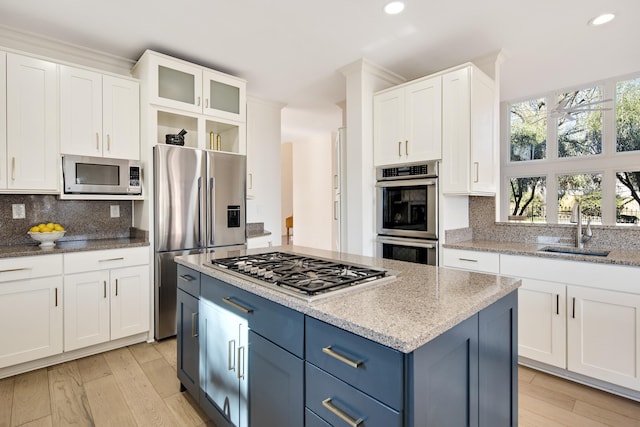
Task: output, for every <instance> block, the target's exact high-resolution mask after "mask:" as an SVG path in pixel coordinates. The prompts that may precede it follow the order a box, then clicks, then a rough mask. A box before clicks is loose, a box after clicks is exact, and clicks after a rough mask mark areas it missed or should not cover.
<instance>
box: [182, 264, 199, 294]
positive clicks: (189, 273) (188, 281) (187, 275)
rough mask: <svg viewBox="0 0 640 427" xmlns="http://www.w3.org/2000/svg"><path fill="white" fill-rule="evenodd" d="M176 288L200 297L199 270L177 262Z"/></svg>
mask: <svg viewBox="0 0 640 427" xmlns="http://www.w3.org/2000/svg"><path fill="white" fill-rule="evenodd" d="M178 289H182V290H183V291H185V292H186V293H188V294H189V295H191V296H194V297H196V298H200V272H198V271H195V270H192V269H190V268H187V267H185V266H184V265H180V264H178Z"/></svg>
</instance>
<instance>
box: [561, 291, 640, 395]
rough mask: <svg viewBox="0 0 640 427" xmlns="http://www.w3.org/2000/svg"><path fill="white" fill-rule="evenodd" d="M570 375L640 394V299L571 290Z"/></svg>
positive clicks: (616, 294)
mask: <svg viewBox="0 0 640 427" xmlns="http://www.w3.org/2000/svg"><path fill="white" fill-rule="evenodd" d="M567 297H568V298H567V310H568V311H569V312H568V313H567V314H568V319H567V332H568V333H567V348H568V356H569V357H568V363H567V368H568V369H569V370H570V371H573V372H577V373H579V374H582V375H586V376H589V377H593V378H598V379H600V380H602V381H607V382H610V383H613V384H618V385H620V386H623V387H627V388H630V389H633V390H640V295H635V294H630V293H626V292H614V291H608V290H603V289H592V288H583V287H578V286H568V287H567Z"/></svg>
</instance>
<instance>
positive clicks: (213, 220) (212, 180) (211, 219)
mask: <svg viewBox="0 0 640 427" xmlns="http://www.w3.org/2000/svg"><path fill="white" fill-rule="evenodd" d="M215 186H216V181H215V178H213V177H212V178H209V209H210V210H211V215H210V216H209V233H210V235H209V245H210V246H213V245H214V244H215V243H214V240H215V239H214V237H215V236H214V235H213V233H214V232H215V224H216V198H215V193H216V191H215Z"/></svg>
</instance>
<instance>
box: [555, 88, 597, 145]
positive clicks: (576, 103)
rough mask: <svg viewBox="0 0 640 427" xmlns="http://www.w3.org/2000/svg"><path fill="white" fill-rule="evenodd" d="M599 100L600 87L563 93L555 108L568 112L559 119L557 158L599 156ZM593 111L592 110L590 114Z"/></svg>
mask: <svg viewBox="0 0 640 427" xmlns="http://www.w3.org/2000/svg"><path fill="white" fill-rule="evenodd" d="M601 100H602V97H601V95H600V88H599V87H592V88H587V89H581V90H576V91H573V92H567V93H563V94H562V95H560V96H559V97H558V105H564V106H565V107H564V108H565V109H566V110H567V111H571V109H572V108H573V109H577V110H578V111H577V112H568V113H565V114H560V115H559V117H558V157H578V156H590V155H594V154H600V153H602V111H601V110H600V109H599V108H601V105H599V104H597V103H598V102H599V101H601ZM592 110H594V111H592Z"/></svg>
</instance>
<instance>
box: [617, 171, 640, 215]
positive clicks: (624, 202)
mask: <svg viewBox="0 0 640 427" xmlns="http://www.w3.org/2000/svg"><path fill="white" fill-rule="evenodd" d="M616 178H617V180H618V182H617V185H616V223H617V224H638V222H639V221H640V171H636V172H617V173H616Z"/></svg>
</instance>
